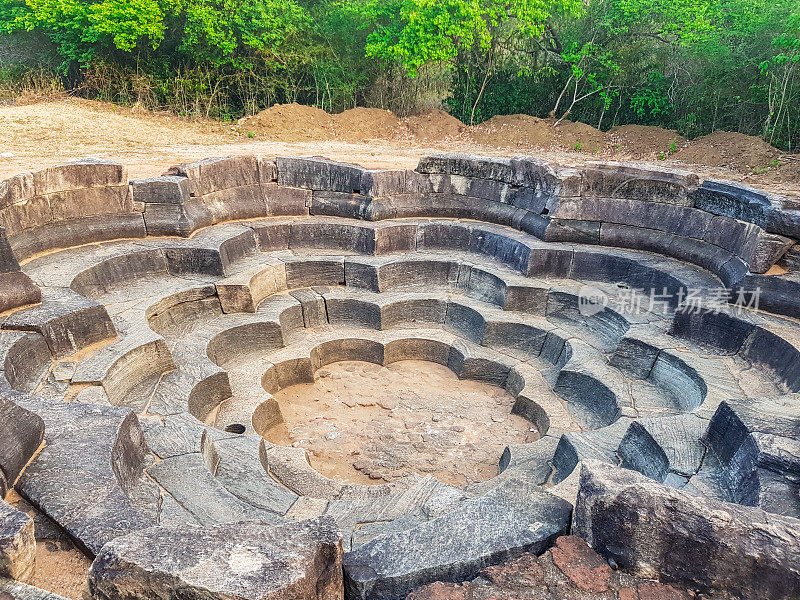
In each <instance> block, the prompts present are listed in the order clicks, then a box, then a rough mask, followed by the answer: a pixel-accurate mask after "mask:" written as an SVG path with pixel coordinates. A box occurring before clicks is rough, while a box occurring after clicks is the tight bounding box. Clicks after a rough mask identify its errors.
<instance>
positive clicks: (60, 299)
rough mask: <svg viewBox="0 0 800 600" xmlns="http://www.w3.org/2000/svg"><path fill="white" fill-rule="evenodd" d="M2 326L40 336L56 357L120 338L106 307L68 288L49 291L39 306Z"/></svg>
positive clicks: (21, 313)
mask: <svg viewBox="0 0 800 600" xmlns="http://www.w3.org/2000/svg"><path fill="white" fill-rule="evenodd" d="M2 327H3V329H12V330H17V331H31V332H35V333H38V334H39V335H41V336H42V337H44V339H45V340H46V341H47V345H48V346H49V348H50V352H51V353H52V354H53V356H55V357H56V358H61V357H64V356H69V355H71V354H75V353H76V352H78V351H79V350H82V349H83V348H85V347H86V346H90V345H92V344H95V343H97V342H100V341H103V340H108V339H113V338H115V337H116V336H117V330H116V329H115V327H114V324H113V323H112V322H111V319H110V318H109V316H108V313H107V312H106V309H105V307H104V306H102V305H101V304H98V303H97V302H95V301H93V300H89V299H87V298H84V297H83V296H80V295H79V294H77V293H75V292H73V291H72V290H70V289H65V288H56V289H53V288H48V291H47V293H46V294H45V297H44V299H43V301H42V303H41V304H40V305H39V306H36V307H33V308H27V309H23V310H21V311H18V312H16V313H14V314H13V315H11V316H10V317H9V318H8V319H6V320H5V321H4V322H3V324H2Z"/></svg>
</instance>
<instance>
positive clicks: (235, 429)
mask: <svg viewBox="0 0 800 600" xmlns="http://www.w3.org/2000/svg"><path fill="white" fill-rule="evenodd" d="M246 430H247V427H245V426H244V425H242V424H241V423H232V424H230V425H228V426H227V427H226V428H225V431H227V432H228V433H237V434H242V433H244V432H245V431H246Z"/></svg>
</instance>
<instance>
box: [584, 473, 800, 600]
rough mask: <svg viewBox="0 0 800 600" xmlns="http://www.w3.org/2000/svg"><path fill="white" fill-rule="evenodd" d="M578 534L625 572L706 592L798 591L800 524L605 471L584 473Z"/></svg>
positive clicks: (779, 594) (788, 594)
mask: <svg viewBox="0 0 800 600" xmlns="http://www.w3.org/2000/svg"><path fill="white" fill-rule="evenodd" d="M573 533H574V534H575V535H578V536H580V537H583V538H584V539H586V541H588V542H589V544H590V545H591V546H592V547H593V548H594V549H595V550H597V551H598V552H599V553H600V554H601V555H603V556H605V557H607V558H613V559H614V561H615V562H616V563H617V564H618V565H619V566H620V567H621V568H623V569H630V570H632V571H634V572H636V573H637V574H640V575H643V576H646V577H652V578H658V579H660V580H661V581H665V582H670V583H677V584H680V585H684V586H688V587H691V588H693V589H698V590H700V591H701V592H706V593H714V592H721V593H728V594H736V595H740V596H742V597H753V598H755V597H769V598H786V599H789V598H794V597H796V596H797V591H798V590H799V589H800V555H798V553H797V552H796V540H797V537H798V535H800V520H797V519H792V518H787V517H779V516H777V515H772V514H769V513H766V512H764V511H762V510H759V509H757V508H749V507H742V506H736V505H733V504H725V503H722V502H718V501H715V500H710V499H707V498H703V497H701V496H696V495H692V494H688V493H685V492H680V491H677V490H675V489H672V488H670V487H667V486H664V485H660V484H657V483H655V482H653V481H652V480H650V479H647V478H645V477H644V476H642V475H640V474H638V473H634V472H633V471H628V470H625V469H618V468H615V467H611V466H608V465H605V464H602V463H596V462H592V463H587V464H585V465H584V466H583V467H582V471H581V480H580V489H579V492H578V502H577V504H576V505H575V514H574V517H573ZM754 574H757V576H755V577H754Z"/></svg>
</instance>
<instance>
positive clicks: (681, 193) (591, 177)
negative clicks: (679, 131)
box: [581, 162, 700, 206]
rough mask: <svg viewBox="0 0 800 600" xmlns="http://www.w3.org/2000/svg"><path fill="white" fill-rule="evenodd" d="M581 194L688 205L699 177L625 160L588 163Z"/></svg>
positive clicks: (697, 184)
mask: <svg viewBox="0 0 800 600" xmlns="http://www.w3.org/2000/svg"><path fill="white" fill-rule="evenodd" d="M582 174H583V188H582V190H581V196H590V197H600V198H628V199H632V200H644V201H649V202H665V203H668V204H677V205H681V206H690V205H691V204H692V199H691V198H690V197H689V194H690V193H691V192H692V191H694V190H695V189H697V187H698V186H699V185H700V180H699V178H698V177H697V175H696V174H694V173H690V172H688V171H679V170H675V169H664V168H661V167H652V166H645V165H631V164H624V163H614V162H607V163H601V162H597V163H589V165H588V166H587V167H585V168H584V169H582Z"/></svg>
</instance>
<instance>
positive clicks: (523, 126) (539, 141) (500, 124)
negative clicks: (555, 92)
mask: <svg viewBox="0 0 800 600" xmlns="http://www.w3.org/2000/svg"><path fill="white" fill-rule="evenodd" d="M472 138H473V140H475V142H476V143H478V144H483V145H487V146H495V147H497V148H553V149H559V150H581V151H589V152H594V151H603V150H605V149H606V147H607V146H608V136H607V135H606V134H605V133H603V132H602V131H600V130H599V129H595V128H594V127H592V126H591V125H587V124H585V123H577V122H573V121H562V122H561V123H559V124H558V125H556V124H555V121H554V120H553V119H540V118H538V117H532V116H530V115H507V116H499V115H498V116H496V117H492V118H491V119H489V120H488V121H486V122H484V123H481V124H480V125H476V126H475V127H473V128H472Z"/></svg>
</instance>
